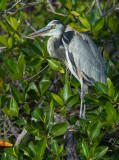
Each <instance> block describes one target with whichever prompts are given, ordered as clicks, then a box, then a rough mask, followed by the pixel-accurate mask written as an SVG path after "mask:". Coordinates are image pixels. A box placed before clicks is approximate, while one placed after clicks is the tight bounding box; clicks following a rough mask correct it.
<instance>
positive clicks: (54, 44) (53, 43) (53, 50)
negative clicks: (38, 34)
mask: <svg viewBox="0 0 119 160" xmlns="http://www.w3.org/2000/svg"><path fill="white" fill-rule="evenodd" d="M59 47H62V46H61V36H57V37H56V36H53V37H50V38H49V40H48V44H47V50H48V52H49V54H50V56H51V57H55V58H58V55H57V50H58V49H59Z"/></svg>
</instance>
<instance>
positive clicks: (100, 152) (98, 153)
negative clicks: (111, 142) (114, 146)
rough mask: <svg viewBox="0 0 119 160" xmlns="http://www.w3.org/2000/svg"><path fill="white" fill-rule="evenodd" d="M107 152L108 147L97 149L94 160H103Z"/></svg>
mask: <svg viewBox="0 0 119 160" xmlns="http://www.w3.org/2000/svg"><path fill="white" fill-rule="evenodd" d="M107 151H108V147H107V146H100V147H98V148H96V149H95V156H94V160H98V159H101V157H103V156H104V155H105V154H106V152H107Z"/></svg>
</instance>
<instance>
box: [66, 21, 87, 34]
mask: <svg viewBox="0 0 119 160" xmlns="http://www.w3.org/2000/svg"><path fill="white" fill-rule="evenodd" d="M69 26H70V27H71V28H73V29H74V30H76V31H78V32H86V31H88V30H89V29H88V28H86V27H85V26H84V25H83V24H81V23H76V22H73V23H70V24H69Z"/></svg>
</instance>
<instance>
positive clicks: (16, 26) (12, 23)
mask: <svg viewBox="0 0 119 160" xmlns="http://www.w3.org/2000/svg"><path fill="white" fill-rule="evenodd" d="M10 23H11V26H12V27H13V28H14V30H17V28H18V22H17V20H16V19H15V18H14V17H10Z"/></svg>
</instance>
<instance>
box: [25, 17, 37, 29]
mask: <svg viewBox="0 0 119 160" xmlns="http://www.w3.org/2000/svg"><path fill="white" fill-rule="evenodd" d="M25 22H26V24H27V25H28V26H29V27H30V28H31V29H32V30H33V31H34V32H35V31H36V29H35V28H34V27H33V26H32V25H31V24H30V23H29V22H28V21H27V20H25Z"/></svg>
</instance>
